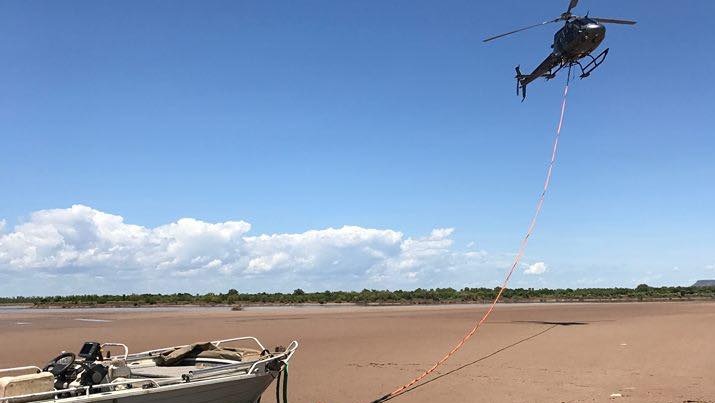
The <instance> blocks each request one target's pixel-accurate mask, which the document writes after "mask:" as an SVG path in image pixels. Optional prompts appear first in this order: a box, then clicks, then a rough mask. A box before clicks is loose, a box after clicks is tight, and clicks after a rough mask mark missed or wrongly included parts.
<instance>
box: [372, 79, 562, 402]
mask: <svg viewBox="0 0 715 403" xmlns="http://www.w3.org/2000/svg"><path fill="white" fill-rule="evenodd" d="M570 80H571V69H570V68H569V72H568V76H567V79H566V85H565V86H564V95H563V101H562V102H561V117H560V118H559V125H558V127H557V129H556V136H554V144H553V147H552V151H551V161H550V162H549V166H548V169H547V171H546V179H545V180H544V188H543V191H542V192H541V196H539V200H538V202H537V203H536V211H535V212H534V216H533V217H532V218H531V223H530V224H529V228H528V229H527V231H526V234H525V235H524V238H523V239H522V240H521V244H520V246H519V252H518V253H517V254H516V257H515V258H514V263H513V264H512V265H511V268H510V269H509V271H508V272H507V275H506V277H505V278H504V282H503V283H502V285H501V289H500V290H499V292H498V293H497V296H496V297H495V298H494V301H492V303H491V305H489V309H488V310H487V311H486V313H484V316H482V319H481V320H479V322H477V323H476V325H474V327H473V328H472V329H471V330H470V331H469V332H468V333H467V334H466V335H465V336H464V337H462V339H461V340H460V341H459V343H457V345H455V346H454V348H452V350H450V351H449V352H448V353H447V354H446V355H445V356H444V357H442V358H441V359H440V360H439V361H437V362H436V363H435V364H434V365H433V366H432V367H431V368H430V369H428V370H426V371H425V372H423V373H422V374H420V375H419V376H417V377H416V378H414V379H412V380H411V381H409V382H407V383H406V384H404V385H402V386H400V387H399V388H397V389H395V390H394V391H392V392H391V393H389V394H387V395H385V396H383V397H381V398H379V399H377V400H374V401H373V402H372V403H381V402H385V401H387V400H390V399H392V398H395V397H397V396H399V395H401V394H402V393H404V392H405V391H407V390H408V389H410V388H411V387H412V386H413V385H415V384H416V383H417V382H419V381H421V380H423V379H424V378H426V377H427V376H429V374H431V373H432V372H434V371H435V370H436V369H437V368H439V367H440V366H441V365H442V364H444V363H445V362H446V361H447V360H448V359H449V358H450V357H452V355H454V353H456V352H457V351H459V349H461V348H462V346H464V344H465V343H466V342H467V341H468V340H469V339H470V338H472V336H474V334H475V333H476V332H477V330H479V328H480V327H481V326H482V324H483V323H484V322H486V321H487V318H489V315H491V314H492V311H493V310H494V307H495V306H496V304H497V302H499V300H500V299H501V296H502V294H503V293H504V290H506V287H507V285H508V284H509V280H510V279H511V276H512V274H514V271H515V270H516V268H517V267H518V266H519V263H520V262H521V258H522V257H523V256H524V251H525V250H526V245H527V244H528V243H529V237H531V234H532V233H533V232H534V228H536V221H537V219H538V218H539V214H540V213H541V208H542V207H543V205H544V199H545V198H546V192H547V191H548V190H549V184H550V183H551V174H552V172H553V169H554V165H555V164H556V153H557V151H558V148H559V138H560V136H561V128H562V127H563V123H564V114H565V112H566V99H567V97H568V93H569V82H570Z"/></svg>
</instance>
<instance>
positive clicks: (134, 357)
mask: <svg viewBox="0 0 715 403" xmlns="http://www.w3.org/2000/svg"><path fill="white" fill-rule="evenodd" d="M243 340H249V341H253V342H255V343H256V345H258V347H259V348H260V351H265V350H266V347H264V346H263V344H262V343H261V342H260V341H258V339H257V338H255V337H253V336H245V337H234V338H231V339H223V340H214V341H210V342H209V343H211V344H213V345H214V346H216V347H218V346H220V345H221V344H223V343H231V342H235V341H243ZM108 344H109V343H108ZM117 344H119V343H117ZM188 346H190V344H184V345H181V346H172V347H164V348H157V349H154V350H148V351H142V352H141V353H134V354H127V356H126V357H125V358H126V359H127V360H128V361H131V360H140V359H142V358H146V357H151V356H153V355H157V354H161V353H163V352H166V351H171V350H175V349H177V348H183V347H188Z"/></svg>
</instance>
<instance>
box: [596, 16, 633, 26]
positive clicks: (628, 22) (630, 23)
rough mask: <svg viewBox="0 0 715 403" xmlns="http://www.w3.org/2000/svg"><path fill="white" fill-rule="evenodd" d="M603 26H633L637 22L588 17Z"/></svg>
mask: <svg viewBox="0 0 715 403" xmlns="http://www.w3.org/2000/svg"><path fill="white" fill-rule="evenodd" d="M588 18H589V19H592V20H594V21H596V22H600V23H601V24H623V25H633V24H635V23H636V22H635V21H631V20H617V19H615V18H598V17H588Z"/></svg>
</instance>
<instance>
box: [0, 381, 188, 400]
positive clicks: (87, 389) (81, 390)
mask: <svg viewBox="0 0 715 403" xmlns="http://www.w3.org/2000/svg"><path fill="white" fill-rule="evenodd" d="M170 380H171V381H172V382H173V383H176V382H180V381H181V378H174V379H162V381H164V383H166V382H167V381H170ZM136 384H141V387H142V388H145V387H147V386H148V387H153V388H158V387H159V386H161V385H159V383H158V382H157V381H156V380H154V379H127V380H122V381H115V382H111V383H102V384H99V385H89V386H76V387H72V388H67V389H56V390H50V391H47V392H37V393H30V394H26V395H18V396H11V397H0V403H11V402H16V401H23V402H26V401H28V400H29V401H32V400H37V399H42V398H53V399H56V397H57V396H61V395H62V394H65V393H72V394H75V395H80V394H84V395H89V394H91V391H92V390H93V389H104V388H113V389H114V390H116V387H117V386H121V385H132V386H133V385H136Z"/></svg>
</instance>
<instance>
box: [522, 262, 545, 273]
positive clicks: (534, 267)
mask: <svg viewBox="0 0 715 403" xmlns="http://www.w3.org/2000/svg"><path fill="white" fill-rule="evenodd" d="M547 268H548V266H546V263H544V262H536V263H534V264H531V265H529V267H527V268H526V270H524V273H526V274H544V273H546V269H547Z"/></svg>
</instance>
